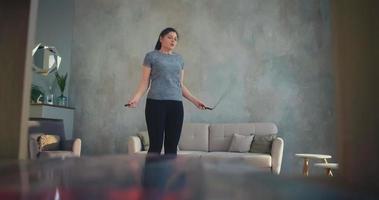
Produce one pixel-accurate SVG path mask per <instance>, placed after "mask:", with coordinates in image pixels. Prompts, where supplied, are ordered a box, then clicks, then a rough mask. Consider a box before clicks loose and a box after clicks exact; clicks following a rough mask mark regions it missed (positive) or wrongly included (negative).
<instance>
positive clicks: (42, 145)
mask: <svg viewBox="0 0 379 200" xmlns="http://www.w3.org/2000/svg"><path fill="white" fill-rule="evenodd" d="M60 140H61V137H60V136H59V135H49V134H44V135H41V136H39V137H38V138H37V142H38V148H39V150H40V151H54V150H59V142H60Z"/></svg>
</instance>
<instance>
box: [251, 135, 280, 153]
mask: <svg viewBox="0 0 379 200" xmlns="http://www.w3.org/2000/svg"><path fill="white" fill-rule="evenodd" d="M275 138H276V135H255V137H254V140H253V142H252V143H251V147H250V152H251V153H265V154H271V147H272V141H273V140H274V139H275Z"/></svg>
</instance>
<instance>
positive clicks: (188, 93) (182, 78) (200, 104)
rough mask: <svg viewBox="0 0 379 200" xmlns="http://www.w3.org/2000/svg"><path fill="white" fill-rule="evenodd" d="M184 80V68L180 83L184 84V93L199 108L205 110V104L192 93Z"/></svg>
mask: <svg viewBox="0 0 379 200" xmlns="http://www.w3.org/2000/svg"><path fill="white" fill-rule="evenodd" d="M183 80H184V70H182V76H181V79H180V84H181V86H182V94H183V96H184V97H185V98H186V99H188V100H189V101H190V102H192V103H193V104H194V105H195V106H196V107H197V108H199V109H202V110H204V109H205V104H204V103H203V102H202V101H200V100H199V99H197V98H196V97H195V96H193V95H192V94H191V92H190V91H189V89H188V88H187V87H186V86H185V85H184V81H183Z"/></svg>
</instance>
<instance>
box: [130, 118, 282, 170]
mask: <svg viewBox="0 0 379 200" xmlns="http://www.w3.org/2000/svg"><path fill="white" fill-rule="evenodd" d="M234 133H237V134H240V135H250V134H253V135H276V134H277V133H278V128H277V126H276V125H275V124H274V123H224V124H207V123H184V124H183V129H182V135H181V138H180V141H179V146H178V148H179V151H178V156H192V157H199V158H200V159H208V160H219V159H237V160H238V159H242V160H243V161H245V162H247V163H249V164H251V165H252V166H253V167H255V168H257V169H263V170H265V169H266V170H270V171H271V172H272V173H274V174H279V173H280V169H281V164H282V156H283V146H284V141H283V139H282V138H280V137H275V139H273V141H272V146H271V152H270V153H250V152H248V153H239V152H229V151H228V150H229V145H230V143H231V141H232V136H233V134H234ZM128 151H129V154H144V153H146V151H142V143H141V139H140V138H139V137H138V136H130V138H129V140H128Z"/></svg>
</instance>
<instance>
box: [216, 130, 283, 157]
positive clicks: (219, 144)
mask: <svg viewBox="0 0 379 200" xmlns="http://www.w3.org/2000/svg"><path fill="white" fill-rule="evenodd" d="M234 133H237V134H241V135H251V134H253V135H270V134H277V133H278V128H277V126H276V125H275V124H274V123H224V124H211V125H210V126H209V151H228V149H229V146H230V143H231V140H232V136H233V134H234Z"/></svg>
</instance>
